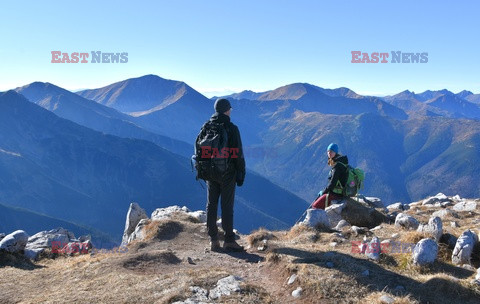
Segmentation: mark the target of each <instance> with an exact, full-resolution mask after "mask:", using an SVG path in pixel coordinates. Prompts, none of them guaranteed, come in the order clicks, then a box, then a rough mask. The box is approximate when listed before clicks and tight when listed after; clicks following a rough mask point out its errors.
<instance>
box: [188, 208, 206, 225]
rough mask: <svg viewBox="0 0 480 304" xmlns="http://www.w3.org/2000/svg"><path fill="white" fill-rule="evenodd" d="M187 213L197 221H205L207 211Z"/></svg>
mask: <svg viewBox="0 0 480 304" xmlns="http://www.w3.org/2000/svg"><path fill="white" fill-rule="evenodd" d="M188 215H190V216H191V217H193V218H194V219H196V220H197V221H198V222H199V223H206V222H207V213H206V212H205V211H203V210H198V211H193V212H189V213H188Z"/></svg>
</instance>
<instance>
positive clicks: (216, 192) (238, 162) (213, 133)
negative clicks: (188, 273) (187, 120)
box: [195, 98, 245, 251]
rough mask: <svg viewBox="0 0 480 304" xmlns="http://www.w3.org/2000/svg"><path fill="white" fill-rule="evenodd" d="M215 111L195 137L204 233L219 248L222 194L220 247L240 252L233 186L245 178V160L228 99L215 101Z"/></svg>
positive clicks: (215, 247) (212, 244) (239, 183)
mask: <svg viewBox="0 0 480 304" xmlns="http://www.w3.org/2000/svg"><path fill="white" fill-rule="evenodd" d="M214 108H215V113H214V114H213V115H212V117H211V118H210V120H209V121H207V122H206V123H205V124H204V125H203V127H202V130H201V131H200V134H199V135H198V137H197V140H196V145H195V149H196V161H197V164H196V167H197V174H198V175H197V178H201V179H204V180H205V181H206V183H207V232H208V235H209V236H210V249H211V250H212V251H221V247H220V242H219V241H218V228H217V211H218V200H219V198H220V197H221V208H222V228H223V231H224V232H225V241H224V243H223V249H224V250H225V251H243V250H244V249H243V247H242V246H240V245H239V244H238V243H237V242H236V241H235V233H234V232H233V205H234V199H235V185H237V186H239V187H240V186H242V185H243V181H244V179H245V159H244V157H243V149H242V140H241V138H240V132H239V130H238V127H237V126H236V125H234V124H233V123H232V122H231V121H230V113H231V111H232V106H231V105H230V102H229V101H228V100H227V99H224V98H221V99H218V100H217V101H216V102H215V106H214Z"/></svg>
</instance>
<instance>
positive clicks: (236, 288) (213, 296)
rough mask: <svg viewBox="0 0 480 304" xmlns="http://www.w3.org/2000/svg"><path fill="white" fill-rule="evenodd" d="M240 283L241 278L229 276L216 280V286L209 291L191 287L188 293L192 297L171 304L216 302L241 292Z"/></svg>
mask: <svg viewBox="0 0 480 304" xmlns="http://www.w3.org/2000/svg"><path fill="white" fill-rule="evenodd" d="M242 281H243V279H242V278H240V277H237V276H233V275H231V276H228V277H225V278H223V279H220V280H218V281H217V284H216V286H215V287H214V288H212V289H211V290H210V291H209V290H207V289H205V288H201V287H198V286H191V287H190V292H191V293H192V296H190V297H189V298H187V299H185V300H183V301H177V302H173V304H194V303H212V300H214V301H218V300H219V299H220V298H222V297H224V296H230V295H232V294H233V293H236V292H241V291H242V287H241V283H242ZM215 303H217V302H215Z"/></svg>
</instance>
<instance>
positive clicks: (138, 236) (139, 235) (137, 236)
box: [127, 219, 150, 244]
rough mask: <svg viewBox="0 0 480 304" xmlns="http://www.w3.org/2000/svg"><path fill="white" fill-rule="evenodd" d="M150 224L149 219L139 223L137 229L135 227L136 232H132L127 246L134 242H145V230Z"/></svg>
mask: <svg viewBox="0 0 480 304" xmlns="http://www.w3.org/2000/svg"><path fill="white" fill-rule="evenodd" d="M149 222H150V220H149V219H141V220H140V222H138V224H137V227H135V231H134V232H132V233H131V234H130V235H129V236H128V239H127V244H128V243H130V242H131V241H133V240H143V239H144V238H145V233H144V231H143V228H144V227H145V226H146V225H147V224H148V223H149Z"/></svg>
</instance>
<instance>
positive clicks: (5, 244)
mask: <svg viewBox="0 0 480 304" xmlns="http://www.w3.org/2000/svg"><path fill="white" fill-rule="evenodd" d="M27 241H28V234H27V233H26V232H25V231H23V230H16V231H14V232H12V233H10V234H7V235H6V236H5V237H4V238H3V239H2V240H1V241H0V250H5V251H8V252H11V253H19V252H21V251H23V250H24V249H25V246H26V245H27Z"/></svg>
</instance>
